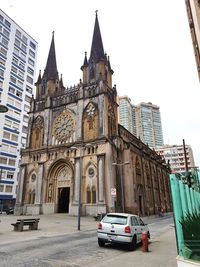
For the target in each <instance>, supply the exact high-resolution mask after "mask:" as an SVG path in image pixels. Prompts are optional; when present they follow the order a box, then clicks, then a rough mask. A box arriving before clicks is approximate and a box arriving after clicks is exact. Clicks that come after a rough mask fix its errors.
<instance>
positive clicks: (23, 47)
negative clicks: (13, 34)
mask: <svg viewBox="0 0 200 267" xmlns="http://www.w3.org/2000/svg"><path fill="white" fill-rule="evenodd" d="M21 49H22V50H23V51H24V52H26V46H25V45H24V44H21Z"/></svg>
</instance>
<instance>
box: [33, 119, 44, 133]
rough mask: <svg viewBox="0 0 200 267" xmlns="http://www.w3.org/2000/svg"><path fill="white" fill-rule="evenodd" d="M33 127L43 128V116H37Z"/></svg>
mask: <svg viewBox="0 0 200 267" xmlns="http://www.w3.org/2000/svg"><path fill="white" fill-rule="evenodd" d="M33 128H34V129H40V130H41V128H43V118H42V117H41V116H38V117H37V118H36V119H35V121H34V124H33Z"/></svg>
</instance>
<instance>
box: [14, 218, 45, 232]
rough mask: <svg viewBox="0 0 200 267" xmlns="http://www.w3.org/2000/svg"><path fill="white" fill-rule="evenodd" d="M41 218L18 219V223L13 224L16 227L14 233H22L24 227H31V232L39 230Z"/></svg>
mask: <svg viewBox="0 0 200 267" xmlns="http://www.w3.org/2000/svg"><path fill="white" fill-rule="evenodd" d="M39 220H40V218H33V219H32V218H31V219H18V220H17V221H16V223H11V225H13V226H14V231H20V232H22V231H23V229H24V226H29V230H37V229H38V223H39Z"/></svg>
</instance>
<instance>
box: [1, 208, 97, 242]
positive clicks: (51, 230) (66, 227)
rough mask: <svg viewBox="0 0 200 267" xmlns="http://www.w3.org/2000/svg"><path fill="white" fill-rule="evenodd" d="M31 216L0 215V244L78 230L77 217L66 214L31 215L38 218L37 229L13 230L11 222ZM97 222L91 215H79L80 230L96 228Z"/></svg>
mask: <svg viewBox="0 0 200 267" xmlns="http://www.w3.org/2000/svg"><path fill="white" fill-rule="evenodd" d="M31 217H32V216H15V215H4V214H1V215H0V220H1V222H0V245H1V244H5V243H10V242H18V241H24V240H31V239H36V238H39V237H44V236H46V237H48V236H49V237H50V236H56V235H65V234H72V233H76V232H78V230H77V226H78V221H77V217H75V216H69V215H67V214H59V213H57V214H50V215H39V216H33V217H34V218H36V217H38V218H40V222H39V224H38V230H37V231H26V227H25V228H24V229H25V231H23V232H16V231H13V226H12V225H11V223H15V222H16V220H17V219H18V218H31ZM97 226H98V222H96V221H94V219H93V218H92V217H81V231H86V230H96V229H97Z"/></svg>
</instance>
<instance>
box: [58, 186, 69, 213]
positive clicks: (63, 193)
mask: <svg viewBox="0 0 200 267" xmlns="http://www.w3.org/2000/svg"><path fill="white" fill-rule="evenodd" d="M69 196H70V187H62V188H58V212H59V213H65V212H66V213H68V212H69Z"/></svg>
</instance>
